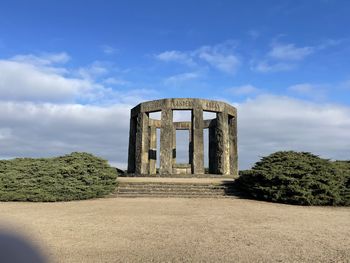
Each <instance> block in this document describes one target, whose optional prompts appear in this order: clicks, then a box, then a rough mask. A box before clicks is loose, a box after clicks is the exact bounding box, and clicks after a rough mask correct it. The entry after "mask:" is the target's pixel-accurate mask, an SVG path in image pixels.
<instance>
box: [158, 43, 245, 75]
mask: <svg viewBox="0 0 350 263" xmlns="http://www.w3.org/2000/svg"><path fill="white" fill-rule="evenodd" d="M234 49H235V42H233V41H226V42H223V43H221V44H217V45H213V46H202V47H200V48H198V49H195V50H192V51H179V50H171V51H165V52H162V53H160V54H157V55H155V57H156V58H157V59H159V60H162V61H165V62H170V61H172V62H178V63H183V64H186V65H188V66H197V67H205V66H206V65H209V66H211V67H212V68H215V69H217V70H219V71H222V72H224V73H228V74H235V73H236V71H237V69H238V68H239V66H240V64H241V62H240V60H239V58H238V56H237V55H236V53H235V52H234Z"/></svg>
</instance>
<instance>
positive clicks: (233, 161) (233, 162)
mask: <svg viewBox="0 0 350 263" xmlns="http://www.w3.org/2000/svg"><path fill="white" fill-rule="evenodd" d="M229 133H230V174H231V175H233V177H235V178H236V177H238V151H237V116H235V117H232V116H229Z"/></svg>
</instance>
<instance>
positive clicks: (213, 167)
mask: <svg viewBox="0 0 350 263" xmlns="http://www.w3.org/2000/svg"><path fill="white" fill-rule="evenodd" d="M208 130H209V136H208V137H209V147H208V148H209V149H208V150H209V153H208V156H209V173H210V174H217V173H218V169H217V156H216V151H217V150H216V135H215V130H216V126H211V127H209V129H208Z"/></svg>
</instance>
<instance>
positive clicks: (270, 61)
mask: <svg viewBox="0 0 350 263" xmlns="http://www.w3.org/2000/svg"><path fill="white" fill-rule="evenodd" d="M319 49H320V48H319V47H317V46H305V47H297V46H296V45H295V44H294V43H276V42H274V43H272V44H271V49H270V51H269V52H268V53H267V54H266V55H265V56H264V57H263V58H261V59H255V60H252V63H251V64H252V66H251V69H252V70H254V71H258V72H262V73H269V72H279V71H290V70H293V69H295V68H297V66H298V63H300V61H302V60H304V59H305V58H306V57H307V56H309V55H311V54H313V53H314V52H316V51H317V50H319Z"/></svg>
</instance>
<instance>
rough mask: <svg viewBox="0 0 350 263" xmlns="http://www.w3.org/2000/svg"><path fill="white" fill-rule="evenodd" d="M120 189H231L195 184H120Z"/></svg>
mask: <svg viewBox="0 0 350 263" xmlns="http://www.w3.org/2000/svg"><path fill="white" fill-rule="evenodd" d="M118 189H179V190H191V189H193V190H202V189H210V190H225V189H230V188H229V187H203V186H201V187H195V186H188V187H181V186H147V185H146V186H132V185H128V186H119V187H118Z"/></svg>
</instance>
